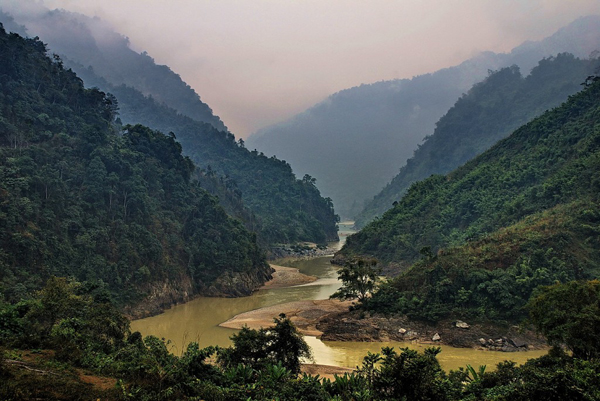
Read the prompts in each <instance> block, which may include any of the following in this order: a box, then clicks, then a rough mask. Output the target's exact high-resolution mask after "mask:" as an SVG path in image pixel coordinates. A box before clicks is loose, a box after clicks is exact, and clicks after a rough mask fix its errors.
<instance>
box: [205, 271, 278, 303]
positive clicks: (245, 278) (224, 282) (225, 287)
mask: <svg viewBox="0 0 600 401" xmlns="http://www.w3.org/2000/svg"><path fill="white" fill-rule="evenodd" d="M273 271H274V270H273V269H272V268H271V267H269V266H267V267H266V268H264V269H261V270H253V271H248V272H231V271H228V272H226V273H224V274H222V275H220V276H219V277H218V278H217V279H216V280H215V281H214V282H213V283H212V284H210V285H209V286H208V287H207V288H205V289H204V290H202V291H201V294H202V295H205V296H209V297H231V298H234V297H244V296H248V295H250V294H252V293H253V292H254V291H256V290H257V289H258V288H260V287H261V286H262V285H263V284H264V283H265V282H267V281H269V280H270V279H271V277H272V273H273Z"/></svg>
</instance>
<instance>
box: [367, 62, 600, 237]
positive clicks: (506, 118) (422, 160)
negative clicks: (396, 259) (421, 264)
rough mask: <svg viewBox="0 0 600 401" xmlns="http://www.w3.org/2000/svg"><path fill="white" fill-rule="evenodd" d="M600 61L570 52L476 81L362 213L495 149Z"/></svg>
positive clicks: (576, 86) (374, 211)
mask: <svg viewBox="0 0 600 401" xmlns="http://www.w3.org/2000/svg"><path fill="white" fill-rule="evenodd" d="M599 66H600V60H599V59H584V60H581V59H578V58H575V57H574V56H573V55H571V54H568V53H562V54H559V55H558V56H557V57H550V58H546V59H543V60H541V61H540V63H539V64H538V65H537V66H536V67H535V68H534V69H533V70H531V73H530V74H529V75H528V76H527V77H523V76H522V75H521V72H520V70H519V68H518V67H516V66H512V67H506V68H503V69H500V70H498V71H496V72H494V73H492V74H491V75H490V76H488V77H487V78H486V79H484V80H483V81H482V82H480V83H478V84H476V85H474V86H473V88H471V90H469V92H467V94H465V95H463V96H461V97H460V99H458V101H457V102H456V104H455V105H454V106H452V108H451V109H450V110H449V111H448V112H447V113H446V114H445V115H444V116H443V117H442V118H440V120H439V121H438V122H437V124H436V128H435V130H434V131H433V134H432V135H430V136H427V137H426V138H425V141H424V142H423V143H422V144H420V145H419V147H418V149H417V150H415V153H414V155H413V156H412V157H411V158H410V159H408V161H407V162H406V164H405V165H404V166H403V167H402V168H401V169H400V172H399V173H398V175H396V176H395V177H394V178H393V179H392V181H391V182H390V183H389V184H388V185H386V186H385V188H383V190H382V191H381V192H380V193H378V194H377V195H376V196H375V197H374V198H373V199H372V200H371V201H370V202H369V203H367V205H366V206H365V208H364V209H363V211H362V212H361V213H359V214H358V215H357V216H356V221H355V225H356V226H357V227H364V226H365V224H367V223H368V222H369V221H371V220H372V219H373V218H375V217H377V216H381V215H383V213H384V212H385V211H386V210H388V209H389V208H391V207H392V205H393V204H394V202H398V201H400V199H402V196H403V195H404V193H405V192H406V190H407V189H408V188H409V187H410V185H411V184H413V183H414V182H416V181H420V180H423V179H425V178H427V177H429V176H430V175H432V174H446V173H448V172H450V171H452V170H453V169H455V168H457V167H459V166H460V165H462V164H464V163H466V162H467V161H469V160H470V159H472V158H474V157H475V156H477V155H478V154H480V153H482V152H483V151H485V150H487V149H488V148H490V147H491V146H492V145H494V144H495V143H496V142H498V141H499V140H500V139H502V138H504V137H506V136H508V135H509V134H510V133H511V132H512V131H513V130H515V129H516V128H518V127H519V126H521V125H523V124H525V123H526V122H527V121H529V120H531V119H533V118H534V117H537V116H538V115H540V114H542V113H543V112H544V111H546V110H548V109H551V108H553V107H556V106H558V105H560V104H561V103H562V102H564V101H566V100H567V98H568V97H569V96H570V95H573V94H574V93H576V92H578V91H579V90H581V88H582V86H581V83H582V82H583V81H585V79H586V78H587V77H588V76H589V75H591V74H593V73H594V72H595V71H596V69H597V68H598V67H599Z"/></svg>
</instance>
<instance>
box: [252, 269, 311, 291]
mask: <svg viewBox="0 0 600 401" xmlns="http://www.w3.org/2000/svg"><path fill="white" fill-rule="evenodd" d="M270 266H271V267H272V268H273V270H275V272H274V273H273V278H272V279H271V280H269V281H267V282H266V283H265V284H264V285H263V286H262V287H260V289H261V290H270V289H273V288H284V287H292V286H294V285H301V284H308V283H312V282H313V281H315V280H317V278H316V277H314V276H307V275H306V274H302V273H300V271H299V270H298V269H296V268H294V267H285V266H277V265H270Z"/></svg>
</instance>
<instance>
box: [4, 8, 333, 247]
mask: <svg viewBox="0 0 600 401" xmlns="http://www.w3.org/2000/svg"><path fill="white" fill-rule="evenodd" d="M37 7H39V8H40V17H32V19H29V20H26V21H25V22H24V23H25V24H26V25H30V26H31V27H32V28H31V30H32V31H34V32H36V34H38V35H40V37H41V39H42V40H43V41H44V42H48V43H49V45H50V48H51V49H52V51H53V52H55V53H57V54H59V55H60V56H61V59H62V60H63V63H64V65H65V66H66V67H67V68H72V69H73V71H75V72H76V73H77V75H78V77H80V78H81V79H83V81H84V83H85V85H86V87H97V88H99V89H100V90H102V91H104V92H106V93H111V94H112V95H114V97H115V98H116V100H117V101H118V110H117V107H116V102H115V110H114V111H115V112H118V114H119V116H118V118H119V120H118V121H122V122H124V123H125V124H131V125H135V124H142V125H144V126H147V127H150V128H152V129H154V130H158V131H161V132H164V133H170V132H173V133H174V135H175V137H176V139H177V141H178V142H180V143H181V145H182V147H183V154H184V155H187V156H188V157H190V159H191V160H192V161H193V162H194V164H196V166H198V167H199V169H198V171H196V172H195V175H194V178H196V179H198V181H199V183H200V185H201V186H202V187H203V188H205V189H207V190H209V191H210V192H211V193H212V194H213V195H215V196H218V198H219V203H220V204H221V205H222V206H223V207H224V208H225V209H226V210H227V212H228V213H229V214H230V215H231V216H234V217H236V218H238V219H241V220H242V221H243V222H244V224H245V226H246V228H247V229H248V230H250V231H253V232H255V233H257V236H258V240H259V242H260V243H261V244H262V245H264V246H268V245H272V244H275V243H294V242H299V241H309V242H316V243H320V244H325V243H326V241H330V240H335V239H337V230H336V223H337V217H336V215H335V213H334V210H333V203H332V202H331V199H327V198H323V197H321V195H320V193H319V191H318V189H317V187H316V186H315V180H314V179H313V178H312V177H309V176H307V177H305V178H304V179H297V178H296V177H295V175H294V174H293V172H292V169H291V167H290V165H289V164H288V163H286V162H285V161H282V160H278V159H277V158H275V157H270V158H268V157H266V156H264V155H263V154H262V153H259V152H256V151H252V152H251V151H249V150H248V149H246V148H245V146H244V144H243V141H238V142H236V140H235V138H234V136H233V135H232V134H231V133H230V132H228V131H227V129H226V127H225V125H224V124H223V122H222V121H221V120H220V119H219V118H218V117H217V116H214V115H213V113H212V110H211V109H210V108H209V107H208V105H206V104H205V103H203V102H202V101H201V100H200V97H199V96H198V95H197V94H196V92H195V91H194V90H193V89H192V88H190V87H189V86H188V85H187V84H186V83H185V82H183V81H182V80H181V78H180V77H179V76H178V75H177V74H175V73H174V72H173V71H171V70H170V69H169V67H167V66H161V65H156V64H155V62H154V60H153V59H152V58H151V57H150V56H148V54H146V53H142V54H138V53H136V52H134V51H133V50H131V49H130V48H129V42H128V40H127V38H125V37H123V36H122V35H120V34H118V33H116V32H114V31H113V30H112V29H111V28H110V27H108V26H107V25H106V24H105V23H104V22H103V21H102V20H100V19H97V18H88V17H86V16H84V15H80V14H74V13H69V12H67V11H64V10H56V11H52V12H50V11H49V10H46V9H42V8H43V7H42V6H39V5H37ZM0 19H2V20H7V21H9V20H10V16H7V15H6V14H2V13H1V12H0ZM11 22H12V21H11ZM12 25H14V24H12ZM107 38H108V39H107Z"/></svg>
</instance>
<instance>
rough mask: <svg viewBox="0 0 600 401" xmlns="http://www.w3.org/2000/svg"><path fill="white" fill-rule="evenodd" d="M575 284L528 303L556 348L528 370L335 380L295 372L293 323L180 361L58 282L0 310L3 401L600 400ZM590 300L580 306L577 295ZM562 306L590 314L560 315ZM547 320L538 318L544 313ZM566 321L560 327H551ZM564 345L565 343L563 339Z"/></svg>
mask: <svg viewBox="0 0 600 401" xmlns="http://www.w3.org/2000/svg"><path fill="white" fill-rule="evenodd" d="M598 284H599V283H598V282H597V281H595V282H587V283H586V282H579V283H578V282H572V283H569V284H568V285H555V286H552V287H548V288H545V289H544V291H543V293H542V294H541V295H540V296H539V297H538V298H536V299H535V300H534V301H533V302H532V303H531V305H530V309H531V311H532V320H533V321H534V323H535V324H536V326H537V327H538V328H539V329H540V331H541V332H542V333H545V334H546V333H548V334H551V335H552V338H553V340H554V343H557V344H558V343H566V344H568V345H569V347H570V349H572V350H581V349H583V350H585V351H586V352H583V353H582V354H581V355H580V354H578V355H575V354H574V356H569V355H567V354H565V353H564V352H563V351H561V349H560V348H555V349H553V350H552V351H551V352H550V353H549V355H547V356H544V357H541V358H538V359H532V360H529V361H528V362H527V363H526V364H525V365H523V366H515V364H514V363H512V362H503V363H500V364H498V366H497V369H496V370H495V371H493V372H490V370H491V369H489V370H488V369H486V367H485V366H479V367H478V368H474V367H471V366H470V365H467V366H466V368H461V369H459V370H458V371H451V372H445V371H444V370H443V369H442V368H441V367H440V364H439V362H438V360H437V358H436V355H437V354H439V352H440V351H441V350H440V348H428V349H425V351H424V352H422V353H420V352H417V351H415V350H411V349H408V348H403V349H400V350H394V349H393V348H383V349H382V352H381V354H368V355H367V356H365V358H364V362H363V364H362V366H360V367H357V370H356V371H355V372H353V373H351V374H348V373H346V374H344V375H343V376H335V377H334V379H333V380H329V379H321V378H320V377H318V376H309V375H306V374H298V370H299V363H300V358H301V357H302V356H305V355H307V353H308V347H307V346H306V343H305V342H304V340H303V339H302V337H301V336H300V335H299V333H298V331H297V329H296V328H295V326H294V325H293V324H292V323H291V322H290V321H289V319H287V318H286V317H285V316H280V317H279V318H276V319H275V321H274V325H273V326H272V327H270V328H268V329H263V330H259V331H257V330H251V329H244V330H242V331H240V332H239V333H238V334H237V335H235V336H233V337H232V345H231V346H230V347H228V348H219V347H208V348H204V349H200V348H199V347H198V345H197V344H196V343H190V344H189V345H188V347H187V349H186V350H185V351H184V352H183V353H182V354H181V355H174V354H172V353H170V352H169V343H168V342H167V343H165V341H164V340H160V339H158V338H156V337H151V336H150V337H146V338H142V336H141V335H140V333H138V332H135V333H131V332H130V330H129V326H128V321H127V320H126V319H125V318H124V317H123V316H122V315H121V314H120V313H119V312H118V310H117V309H116V308H115V307H114V306H113V305H112V304H111V303H110V301H108V294H106V292H105V291H103V290H102V289H101V288H99V287H97V286H90V285H89V284H85V283H78V282H76V281H72V280H67V279H64V278H56V277H53V278H51V279H49V280H48V282H47V283H46V286H45V287H44V288H43V289H42V290H41V291H39V292H37V293H36V295H35V296H34V297H33V298H32V299H30V300H24V301H21V302H19V303H17V304H12V305H11V304H6V303H2V302H0V347H2V348H0V398H2V399H5V400H35V399H40V398H52V399H60V400H80V399H103V400H215V401H218V400H230V401H237V400H240V401H247V400H282V401H283V400H305V401H316V400H323V401H325V400H338V401H340V400H343V401H356V400H364V401H375V400H432V401H433V400H435V401H439V400H509V399H510V400H542V399H543V400H567V399H568V400H594V399H598V397H600V378H599V377H598V374H597V372H598V369H600V364H599V361H598V358H597V355H598V353H599V351H600V347H599V346H598V343H597V341H595V338H594V337H590V336H589V333H591V331H590V330H583V331H579V330H571V329H572V328H578V327H587V326H588V324H589V323H590V322H591V320H590V319H594V314H596V315H595V322H593V323H594V324H595V325H593V326H591V328H592V329H598V317H597V308H598V302H599V301H600V291H598V289H599V288H600V286H599V285H598ZM573 294H577V295H584V296H581V297H578V298H577V299H576V300H573V297H572V295H573ZM557 302H558V305H562V304H563V303H566V304H568V305H573V306H575V305H576V304H577V308H578V309H579V310H583V311H587V313H585V312H584V313H578V314H577V313H574V314H569V316H567V317H566V319H565V317H564V316H561V313H560V310H561V308H556V306H557ZM544 310H547V311H548V310H550V311H551V313H550V314H549V315H548V314H542V316H548V319H547V320H545V319H544V318H542V319H538V316H539V315H538V311H544ZM552 319H555V320H556V319H558V320H559V322H560V324H552V327H553V329H552V330H553V331H548V330H547V327H548V326H547V324H548V323H549V322H552ZM557 339H559V340H560V341H557Z"/></svg>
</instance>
